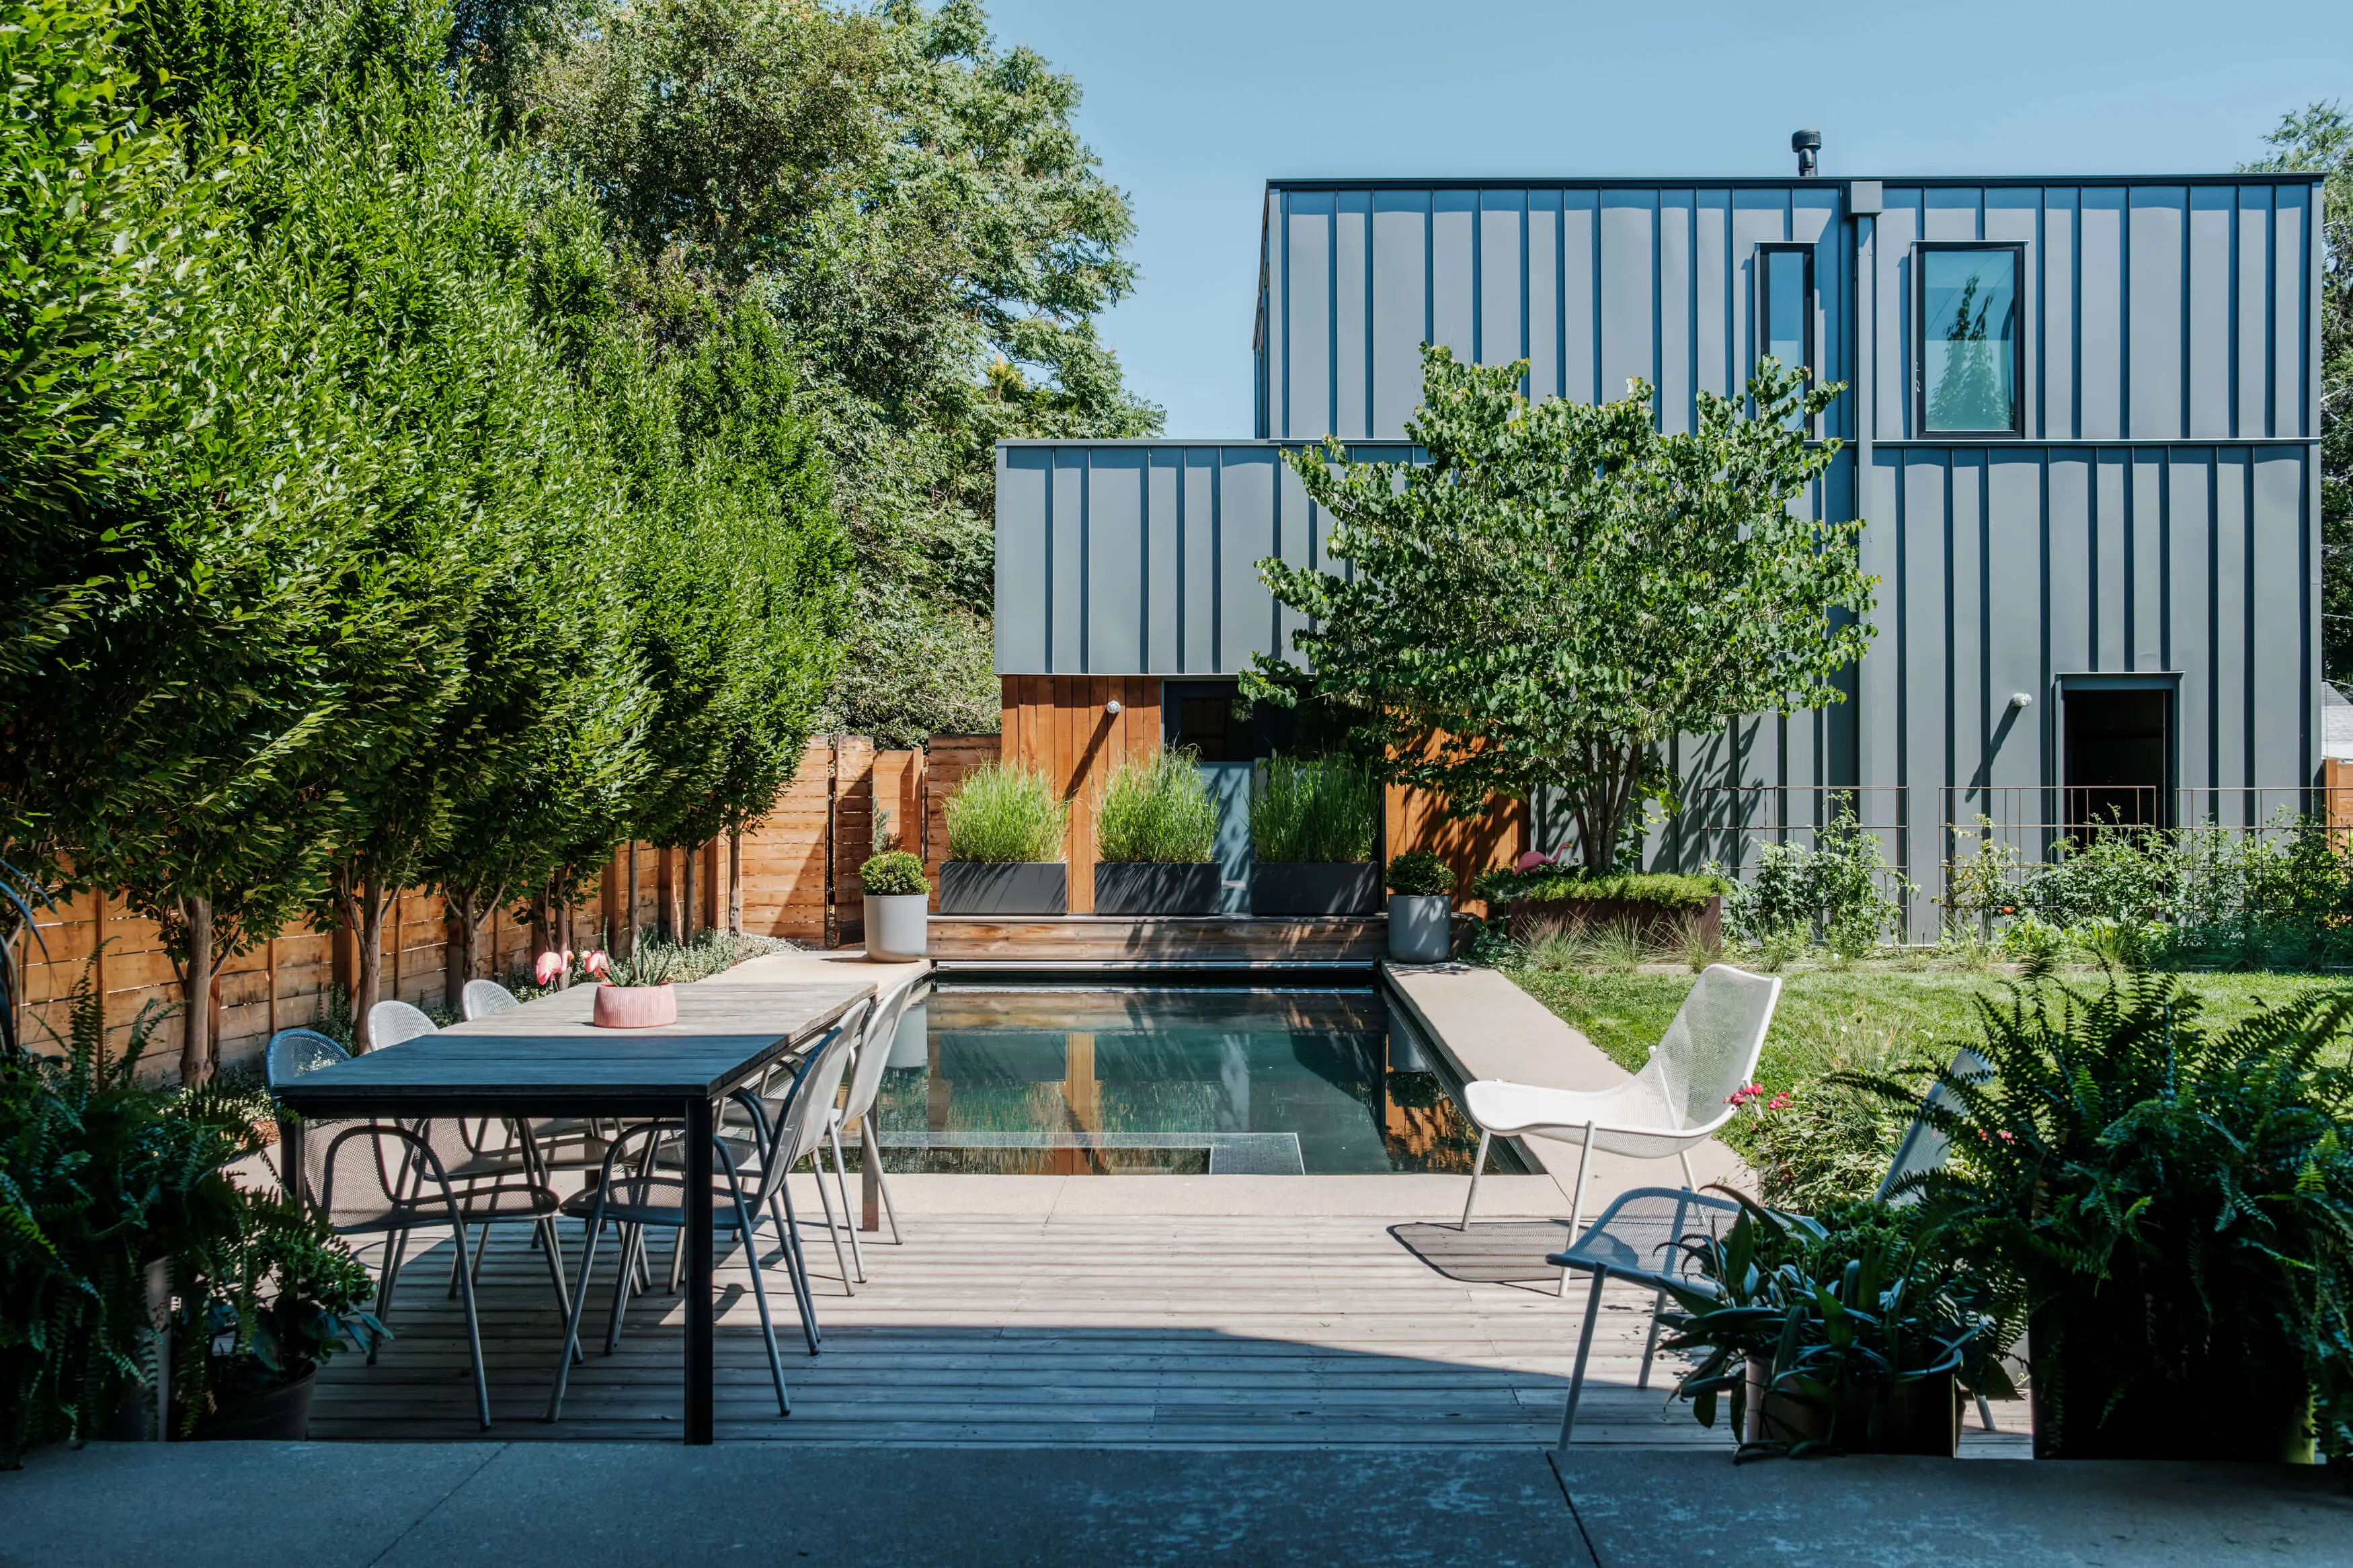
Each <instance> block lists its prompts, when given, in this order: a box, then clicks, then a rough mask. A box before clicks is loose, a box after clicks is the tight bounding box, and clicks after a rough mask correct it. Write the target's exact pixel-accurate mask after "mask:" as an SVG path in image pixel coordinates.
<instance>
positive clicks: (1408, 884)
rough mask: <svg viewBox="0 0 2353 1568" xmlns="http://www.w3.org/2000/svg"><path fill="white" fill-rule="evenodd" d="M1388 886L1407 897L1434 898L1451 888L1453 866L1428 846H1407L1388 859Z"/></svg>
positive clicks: (1449, 891)
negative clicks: (1391, 858)
mask: <svg viewBox="0 0 2353 1568" xmlns="http://www.w3.org/2000/svg"><path fill="white" fill-rule="evenodd" d="M1388 888H1389V891H1390V892H1392V893H1403V894H1405V895H1407V896H1408V897H1409V898H1437V897H1441V896H1443V895H1445V894H1448V893H1451V892H1452V891H1453V890H1454V868H1453V867H1451V866H1449V865H1448V864H1447V863H1446V862H1445V861H1443V860H1441V859H1440V858H1438V857H1437V856H1436V855H1435V854H1433V853H1432V852H1431V851H1430V850H1428V849H1409V850H1407V851H1406V852H1405V853H1404V854H1402V855H1400V856H1398V857H1397V858H1395V859H1393V860H1391V861H1390V862H1389V871H1388Z"/></svg>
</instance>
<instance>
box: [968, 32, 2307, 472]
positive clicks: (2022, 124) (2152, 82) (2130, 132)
mask: <svg viewBox="0 0 2353 1568" xmlns="http://www.w3.org/2000/svg"><path fill="white" fill-rule="evenodd" d="M988 11H989V16H990V18H991V21H992V24H993V25H994V26H995V29H996V32H997V37H998V39H999V40H1000V42H1005V43H1014V42H1018V43H1023V44H1027V45H1029V47H1032V48H1035V49H1036V50H1038V51H1039V53H1040V54H1042V55H1044V56H1045V57H1046V58H1047V59H1048V60H1049V61H1050V62H1051V64H1052V65H1053V67H1054V68H1056V69H1057V70H1060V71H1063V72H1066V73H1069V74H1071V75H1074V76H1076V77H1077V78H1078V79H1079V81H1080V83H1081V85H1082V86H1083V87H1084V89H1086V101H1085V103H1084V105H1083V106H1082V108H1081V110H1080V112H1079V128H1080V131H1081V132H1082V134H1083V135H1084V136H1085V138H1086V139H1087V141H1088V142H1089V143H1090V144H1091V145H1092V147H1093V148H1094V149H1095V151H1096V152H1097V153H1099V154H1100V155H1101V156H1102V158H1103V172H1104V174H1106V175H1107V176H1108V177H1109V178H1110V179H1111V180H1112V181H1113V183H1115V184H1118V185H1119V186H1120V187H1121V188H1123V189H1124V190H1125V191H1127V192H1128V193H1129V194H1130V195H1131V196H1132V197H1133V199H1134V205H1135V212H1136V218H1137V222H1138V225H1139V229H1140V232H1139V233H1138V235H1137V237H1136V241H1135V244H1134V247H1133V250H1132V253H1131V254H1132V255H1133V256H1134V258H1135V260H1136V262H1137V264H1138V265H1139V266H1140V267H1141V268H1143V272H1144V278H1143V282H1142V285H1141V287H1140V288H1139V289H1137V291H1136V293H1135V294H1134V297H1133V298H1131V299H1130V300H1127V301H1126V302H1124V303H1123V304H1122V305H1121V306H1119V308H1118V309H1117V310H1113V312H1112V313H1111V314H1110V316H1109V317H1107V318H1106V320H1105V321H1104V324H1103V325H1104V331H1105V335H1106V336H1107V337H1108V339H1109V340H1110V342H1111V343H1112V346H1113V348H1115V349H1117V350H1118V352H1119V354H1120V358H1121V362H1122V363H1123V364H1124V367H1125V369H1126V373H1127V380H1128V384H1129V385H1131V386H1132V387H1134V388H1135V390H1136V391H1138V392H1139V393H1141V394H1142V395H1145V396H1146V397H1149V398H1151V399H1152V400H1153V401H1155V402H1156V403H1158V404H1160V405H1162V406H1163V407H1165V408H1166V410H1167V411H1168V433H1169V434H1170V435H1172V436H1180V437H1235V436H1247V435H1249V434H1250V310H1251V305H1252V300H1253V297H1254V290H1255V289H1256V275H1257V268H1258V231H1259V217H1258V210H1259V203H1260V200H1261V195H1262V194H1263V186H1264V182H1265V181H1266V180H1267V178H1268V177H1269V176H1271V175H1279V174H1293V175H1301V174H1328V175H1371V174H1502V175H1520V174H1525V175H1564V174H1568V175H1573V174H1671V175H1692V174H1781V173H1785V172H1788V171H1789V170H1791V169H1793V168H1794V167H1795V164H1794V163H1793V161H1792V158H1791V155H1790V153H1789V150H1788V148H1789V132H1791V131H1793V130H1796V129H1797V128H1798V127H1799V126H1800V125H1810V126H1815V127H1818V128H1820V131H1821V132H1822V138H1823V150H1822V172H1823V173H1824V174H1827V175H1832V176H1835V175H1841V174H1866V175H1868V174H2107V173H2118V174H2133V173H2142V174H2147V173H2200V172H2205V171H2210V170H2225V169H2229V168H2232V167H2234V166H2236V165H2237V164H2239V163H2243V162H2245V161H2247V160H2248V159H2251V158H2255V157H2260V156H2262V155H2263V151H2264V149H2263V145H2262V138H2263V133H2264V132H2267V131H2269V130H2270V129H2271V128H2272V127H2273V126H2274V125H2275V124H2277V123H2278V121H2279V117H2280V115H2281V114H2282V113H2283V112H2284V111H2285V110H2289V109H2293V108H2296V107H2299V106H2301V105H2303V104H2306V103H2309V102H2311V101H2313V100H2316V99H2341V100H2345V101H2346V103H2347V104H2348V108H2353V4H2348V0H2334V3H2333V4H2310V3H2306V0H2273V3H2270V4H2265V5H2246V6H2243V7H2242V6H2233V5H2213V4H2211V0H2209V3H2208V4H2203V5H2187V4H2175V3H2173V0H2140V3H2138V4H2110V3H2102V4H2085V3H2075V0H2042V3H2040V4H2025V5H2020V4H2008V3H2000V4H1996V3H1987V0H1977V3H1964V4H1957V5H1936V6H1930V5H1918V4H1906V3H1905V0H1881V3H1880V4H1877V5H1845V4H1812V5H1807V4H1796V5H1791V4H1781V5H1759V4H1756V3H1755V0H1751V3H1749V4H1746V5H1727V4H1716V3H1714V0H1707V3H1692V0H1683V3H1674V0H1668V3H1661V0H1651V3H1650V4H1647V5H1645V4H1622V3H1621V4H1617V5H1588V4H1582V3H1556V4H1552V5H1518V4H1490V5H1443V4H1429V3H1424V4H1420V5H1402V4H1392V3H1390V0H1352V3H1350V4H1330V3H1326V0H1257V3H1256V4H1245V3H1241V0H1183V3H1181V4H1177V5H1138V4H1135V3H1134V0H1124V3H1122V0H1113V3H1112V4H1105V3H1104V0H994V3H993V4H990V5H989V6H988Z"/></svg>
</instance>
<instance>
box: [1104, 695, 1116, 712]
mask: <svg viewBox="0 0 2353 1568" xmlns="http://www.w3.org/2000/svg"><path fill="white" fill-rule="evenodd" d="M1103 711H1104V712H1106V713H1116V712H1118V711H1119V699H1118V698H1116V697H1114V698H1113V699H1112V700H1110V701H1108V702H1106V703H1104V704H1103Z"/></svg>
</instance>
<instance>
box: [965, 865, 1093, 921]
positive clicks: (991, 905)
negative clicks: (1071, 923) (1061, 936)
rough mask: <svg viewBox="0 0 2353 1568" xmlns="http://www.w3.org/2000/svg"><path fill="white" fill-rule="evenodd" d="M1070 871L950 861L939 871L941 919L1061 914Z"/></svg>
mask: <svg viewBox="0 0 2353 1568" xmlns="http://www.w3.org/2000/svg"><path fill="white" fill-rule="evenodd" d="M1070 912H1071V868H1070V867H1068V866H1066V865H1064V864H1063V863H1062V862H1061V861H1060V860H1050V861H1036V860H950V861H948V862H947V863H946V864H945V865H943V866H942V867H941V868H940V913H942V914H944V915H1066V914H1069V913H1070Z"/></svg>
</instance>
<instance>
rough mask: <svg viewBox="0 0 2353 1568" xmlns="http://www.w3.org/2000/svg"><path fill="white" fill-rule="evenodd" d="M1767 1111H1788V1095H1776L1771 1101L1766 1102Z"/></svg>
mask: <svg viewBox="0 0 2353 1568" xmlns="http://www.w3.org/2000/svg"><path fill="white" fill-rule="evenodd" d="M1765 1109H1766V1110H1788V1109H1789V1097H1788V1094H1787V1093H1786V1092H1784V1093H1781V1094H1777V1095H1775V1096H1774V1097H1773V1098H1772V1099H1770V1100H1767V1101H1766V1102H1765Z"/></svg>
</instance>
